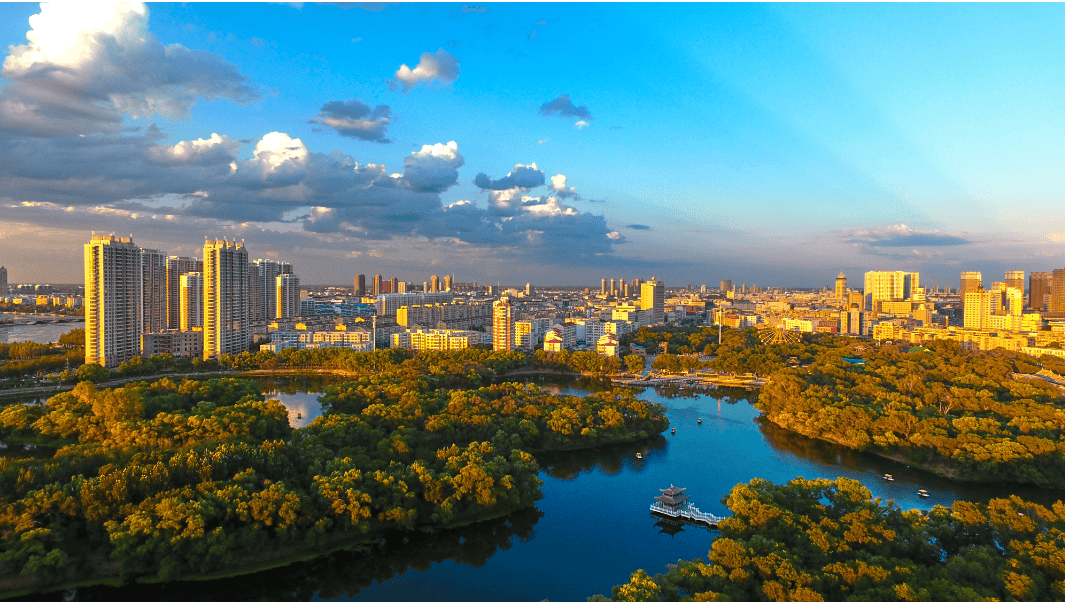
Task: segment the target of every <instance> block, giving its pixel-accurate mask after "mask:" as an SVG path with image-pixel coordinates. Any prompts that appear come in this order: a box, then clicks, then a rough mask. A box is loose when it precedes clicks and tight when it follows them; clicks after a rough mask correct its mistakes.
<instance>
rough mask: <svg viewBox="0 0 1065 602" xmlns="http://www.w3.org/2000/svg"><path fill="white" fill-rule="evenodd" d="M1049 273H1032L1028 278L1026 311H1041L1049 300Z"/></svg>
mask: <svg viewBox="0 0 1065 602" xmlns="http://www.w3.org/2000/svg"><path fill="white" fill-rule="evenodd" d="M1050 282H1051V278H1050V272H1032V273H1031V274H1030V275H1029V276H1028V309H1034V310H1036V311H1043V310H1045V309H1046V308H1047V305H1048V302H1049V300H1050V298H1049V296H1050Z"/></svg>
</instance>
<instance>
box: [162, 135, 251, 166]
mask: <svg viewBox="0 0 1065 602" xmlns="http://www.w3.org/2000/svg"><path fill="white" fill-rule="evenodd" d="M241 146H242V144H241V143H240V142H239V141H237V140H233V139H231V138H230V137H229V136H219V135H218V134H211V137H210V138H206V139H205V138H198V139H196V140H186V141H182V142H178V143H177V144H175V145H173V146H169V145H161V146H153V147H150V148H148V160H149V161H151V162H153V163H157V164H160V165H199V166H204V167H206V166H211V165H224V166H225V169H226V171H229V170H230V164H231V163H233V162H234V161H235V160H236V158H237V155H236V153H237V150H238V149H239V148H240V147H241Z"/></svg>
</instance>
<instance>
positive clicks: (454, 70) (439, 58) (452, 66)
mask: <svg viewBox="0 0 1065 602" xmlns="http://www.w3.org/2000/svg"><path fill="white" fill-rule="evenodd" d="M458 77H459V61H458V59H457V58H455V57H454V56H452V55H451V54H450V53H448V52H447V51H446V50H444V49H443V48H441V49H439V50H437V51H436V52H433V53H429V52H423V53H422V57H421V60H420V61H419V62H418V65H417V66H416V67H414V69H411V68H410V67H408V66H407V65H406V64H404V65H401V66H400V68H399V69H398V70H397V71H396V77H395V79H393V80H392V82H391V84H390V85H391V86H392V88H393V89H395V88H396V87H397V86H400V87H402V88H403V91H404V92H409V91H410V90H411V88H413V87H414V86H417V85H418V84H421V83H431V82H433V81H439V82H441V83H444V84H450V83H452V82H454V81H455V80H456V79H458Z"/></svg>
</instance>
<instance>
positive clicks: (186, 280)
mask: <svg viewBox="0 0 1065 602" xmlns="http://www.w3.org/2000/svg"><path fill="white" fill-rule="evenodd" d="M180 283H181V295H180V308H181V317H180V320H179V321H178V329H179V330H183V331H188V330H192V329H194V328H201V329H202V328H203V272H187V273H185V274H182V275H181V278H180ZM200 339H201V340H200V351H203V337H202V336H201V337H200Z"/></svg>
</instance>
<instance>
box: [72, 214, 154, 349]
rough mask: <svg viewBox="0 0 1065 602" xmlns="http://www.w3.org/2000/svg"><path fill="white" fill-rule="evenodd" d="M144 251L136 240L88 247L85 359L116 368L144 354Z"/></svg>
mask: <svg viewBox="0 0 1065 602" xmlns="http://www.w3.org/2000/svg"><path fill="white" fill-rule="evenodd" d="M141 269H142V266H141V250H140V248H139V247H137V245H136V244H134V243H133V239H132V238H115V236H114V235H113V234H112V235H110V236H102V235H94V236H93V237H92V240H91V241H90V242H89V243H88V244H86V245H85V363H87V364H100V365H101V366H104V367H105V368H115V367H117V366H118V365H119V364H121V363H122V362H125V361H127V360H130V359H132V358H134V357H136V356H138V355H140V353H141V332H142V331H143V326H144V315H143V311H142V310H143V303H142V298H141V295H142V294H143V289H142V283H141Z"/></svg>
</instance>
